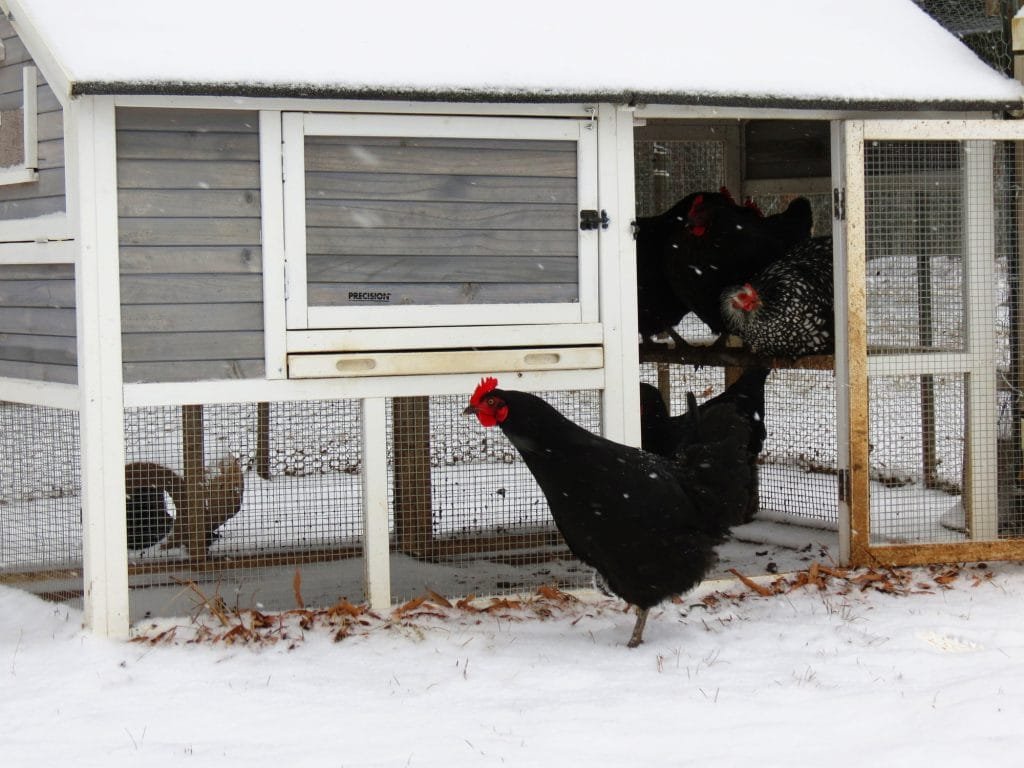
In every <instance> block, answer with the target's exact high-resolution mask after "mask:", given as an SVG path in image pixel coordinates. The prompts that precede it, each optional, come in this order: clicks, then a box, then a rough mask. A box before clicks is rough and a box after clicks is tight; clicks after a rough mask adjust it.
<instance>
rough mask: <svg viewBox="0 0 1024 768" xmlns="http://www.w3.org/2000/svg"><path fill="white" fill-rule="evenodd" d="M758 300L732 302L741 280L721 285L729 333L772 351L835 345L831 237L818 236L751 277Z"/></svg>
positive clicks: (814, 350) (826, 349) (826, 350)
mask: <svg viewBox="0 0 1024 768" xmlns="http://www.w3.org/2000/svg"><path fill="white" fill-rule="evenodd" d="M749 282H750V285H751V286H753V288H754V289H755V290H756V291H757V293H758V296H759V298H760V306H759V307H757V308H755V309H752V310H750V311H744V310H742V309H737V308H736V307H733V306H732V296H734V295H735V293H736V291H737V290H739V288H740V286H733V287H731V288H728V289H726V290H725V291H723V293H722V296H721V307H722V315H723V318H724V320H725V323H726V326H727V328H728V330H729V332H730V333H733V334H735V335H736V336H739V337H740V338H741V339H743V341H744V342H745V343H746V344H747V346H749V347H750V348H751V350H753V351H754V352H756V353H758V354H760V355H765V356H771V357H800V356H802V355H818V354H831V352H832V351H833V349H834V347H835V315H834V312H835V309H834V300H833V282H832V238H831V237H816V238H812V239H810V240H807V241H805V242H803V243H801V244H800V245H797V246H796V247H795V248H793V249H792V250H791V251H790V252H789V253H787V254H786V255H785V257H784V258H782V259H779V260H778V261H775V262H774V263H772V264H770V265H769V266H768V267H766V268H765V269H764V270H763V271H761V272H760V273H759V274H757V275H755V276H754V277H752V278H751V279H750V280H749Z"/></svg>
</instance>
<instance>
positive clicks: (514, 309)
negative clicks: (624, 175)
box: [282, 112, 599, 346]
mask: <svg viewBox="0 0 1024 768" xmlns="http://www.w3.org/2000/svg"><path fill="white" fill-rule="evenodd" d="M282 121H283V122H282V144H283V176H284V182H283V190H284V192H283V203H284V206H283V207H284V221H285V226H284V253H285V263H286V274H285V291H286V300H285V303H286V321H287V327H288V330H289V331H311V330H321V329H322V330H333V329H348V328H353V329H354V328H358V329H400V328H418V327H423V326H433V327H437V326H446V327H457V326H463V327H466V326H473V327H480V328H481V332H480V334H479V337H480V341H481V342H483V341H486V340H489V341H490V342H491V345H493V343H494V341H495V340H494V338H493V337H492V338H489V339H488V337H486V336H485V334H486V333H487V331H486V330H485V329H486V328H487V327H490V326H502V325H507V326H524V325H531V326H535V327H536V328H537V331H538V338H537V339H536V341H535V342H534V343H537V344H540V343H551V341H550V340H548V339H550V334H548V333H547V331H548V330H554V329H545V328H542V327H541V326H547V325H558V324H568V325H579V324H585V323H597V321H598V317H599V311H598V300H599V294H598V237H597V233H596V232H593V231H590V232H586V231H581V232H579V251H578V253H579V301H578V302H566V303H523V304H476V305H473V304H468V305H447V304H444V305H411V306H387V307H380V306H373V307H311V306H309V305H308V302H307V284H306V222H305V157H304V154H305V137H306V136H339V135H342V136H343V135H349V136H380V137H403V136H415V137H428V138H435V137H439V138H484V139H535V140H570V141H575V142H577V158H578V164H577V167H578V175H577V184H578V190H577V192H578V200H577V203H578V207H579V209H581V210H583V209H588V208H590V209H594V210H597V209H598V199H597V135H596V134H597V132H596V130H595V126H594V122H593V121H592V120H588V119H574V118H540V117H536V118H535V117H498V116H496V117H469V116H454V117H452V116H435V115H396V114H386V115H376V114H322V113H295V112H291V113H284V114H283V115H282ZM556 343H557V342H556ZM289 346H290V345H289Z"/></svg>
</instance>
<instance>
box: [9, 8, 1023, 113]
mask: <svg viewBox="0 0 1024 768" xmlns="http://www.w3.org/2000/svg"><path fill="white" fill-rule="evenodd" d="M4 4H5V5H7V6H8V7H9V9H10V11H11V13H12V15H13V19H12V20H13V22H14V24H15V27H16V29H18V30H19V31H20V32H22V33H23V34H24V35H25V37H26V40H28V41H32V42H34V45H35V46H37V47H38V46H42V47H44V48H45V49H46V50H45V55H46V59H45V60H46V61H47V62H48V63H49V64H50V66H51V67H52V68H53V69H54V70H55V71H56V72H57V74H58V75H59V78H58V79H62V80H63V82H62V83H60V84H59V85H61V86H64V87H66V89H67V91H68V92H70V93H72V94H89V93H91V94H157V93H159V94H168V93H169V94H207V95H229V96H230V95H242V96H300V97H332V98H338V97H341V98H350V97H352V98H367V97H369V98H390V99H410V98H416V99H420V98H426V99H430V100H460V101H466V100H473V101H484V100H487V101H491V100H493V101H580V100H598V99H600V100H610V101H614V102H620V103H671V104H710V105H752V106H791V107H815V108H841V109H848V108H869V109H871V108H875V109H878V108H897V107H910V108H943V109H960V108H975V107H982V108H992V107H1008V106H1018V107H1019V106H1020V105H1021V102H1022V99H1024V88H1022V87H1021V85H1020V84H1018V83H1017V82H1015V81H1014V80H1012V79H1010V78H1008V77H1006V76H1004V75H1002V74H1001V73H998V72H996V71H995V70H993V69H991V68H989V67H988V66H987V65H986V64H985V63H983V62H982V61H981V60H980V59H979V58H977V57H976V56H975V55H974V54H973V53H972V52H971V51H970V50H969V49H968V48H967V47H966V46H964V45H963V44H962V43H961V42H960V41H959V40H957V39H956V38H955V37H954V36H953V35H951V34H950V33H948V32H947V31H946V30H944V29H943V28H942V27H941V26H940V25H939V24H938V23H937V22H935V21H934V20H933V19H932V18H931V17H929V16H928V15H927V14H925V13H924V12H923V11H922V10H920V9H919V8H918V7H917V6H916V5H915V4H914V3H913V2H911V0H723V2H706V1H704V2H698V1H697V0H630V2H622V3H615V4H606V3H600V2H593V1H592V0H588V1H587V2H581V1H580V0H515V2H503V3H496V2H485V1H483V2H482V1H481V0H436V1H435V2H424V1H423V0H390V1H388V2H366V1H365V0H362V1H360V2H343V1H339V0H289V1H288V2H280V0H174V2H170V1H168V2H161V1H160V0H102V2H83V0H0V5H4ZM37 56H38V54H37Z"/></svg>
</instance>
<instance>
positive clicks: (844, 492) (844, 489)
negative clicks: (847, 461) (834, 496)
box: [836, 469, 851, 504]
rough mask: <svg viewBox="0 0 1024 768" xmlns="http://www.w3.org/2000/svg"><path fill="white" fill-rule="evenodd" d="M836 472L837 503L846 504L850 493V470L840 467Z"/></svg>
mask: <svg viewBox="0 0 1024 768" xmlns="http://www.w3.org/2000/svg"><path fill="white" fill-rule="evenodd" d="M836 474H837V476H838V480H839V503H840V504H848V503H849V502H850V495H851V488H850V470H848V469H840V470H839V471H838V472H837V473H836Z"/></svg>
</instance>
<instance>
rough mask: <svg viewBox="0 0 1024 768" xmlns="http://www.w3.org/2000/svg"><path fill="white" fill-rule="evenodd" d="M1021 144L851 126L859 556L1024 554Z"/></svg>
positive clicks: (848, 255)
mask: <svg viewBox="0 0 1024 768" xmlns="http://www.w3.org/2000/svg"><path fill="white" fill-rule="evenodd" d="M1020 139H1024V127H1022V126H1021V125H1020V124H1018V123H1011V122H996V121H976V122H971V121H941V122H940V121H914V122H910V121H865V122H853V123H850V124H848V125H847V126H846V131H845V144H844V150H845V153H846V172H847V179H846V212H847V221H846V224H847V237H846V250H845V280H846V289H847V290H846V292H847V294H848V301H847V306H846V308H845V309H846V311H847V312H848V317H847V323H846V328H847V330H846V333H847V338H848V344H847V349H848V356H847V359H846V363H847V365H848V375H849V382H850V390H849V406H848V415H849V444H848V459H849V471H850V483H849V489H848V494H847V496H846V499H845V501H846V504H847V508H846V509H847V511H848V513H849V527H850V545H851V559H852V560H853V562H855V563H858V564H867V563H875V562H879V561H880V562H884V563H892V564H913V563H924V562H936V561H943V560H945V561H948V560H972V559H989V558H998V557H1006V558H1010V557H1020V556H1021V555H1022V554H1024V527H1022V525H1021V510H1022V507H1021V504H1020V499H1021V498H1022V497H1021V495H1020V493H1019V491H1018V487H1022V488H1024V484H1021V482H1020V478H1021V473H1022V470H1024V461H1022V450H1021V428H1020V425H1021V416H1022V413H1021V401H1020V397H1019V393H1020V386H1021V365H1020V360H1021V352H1022V349H1024V346H1022V343H1021V334H1020V326H1021V319H1020V309H1021V306H1020V291H1019V287H1020V286H1019V262H1020V254H1019V245H1020V241H1019V235H1018V232H1019V228H1020V222H1021V219H1020V216H1021V214H1020V200H1019V194H1018V185H1019V177H1020V167H1021V162H1022V160H1021V157H1022V153H1021V147H1022V146H1024V145H1022V144H1021V143H1020V141H1019V140H1020ZM842 266H843V265H842V264H841V265H840V269H839V273H840V275H841V279H842V276H843V274H844V273H843V270H842ZM843 309H844V308H843V307H840V312H842V311H843Z"/></svg>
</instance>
